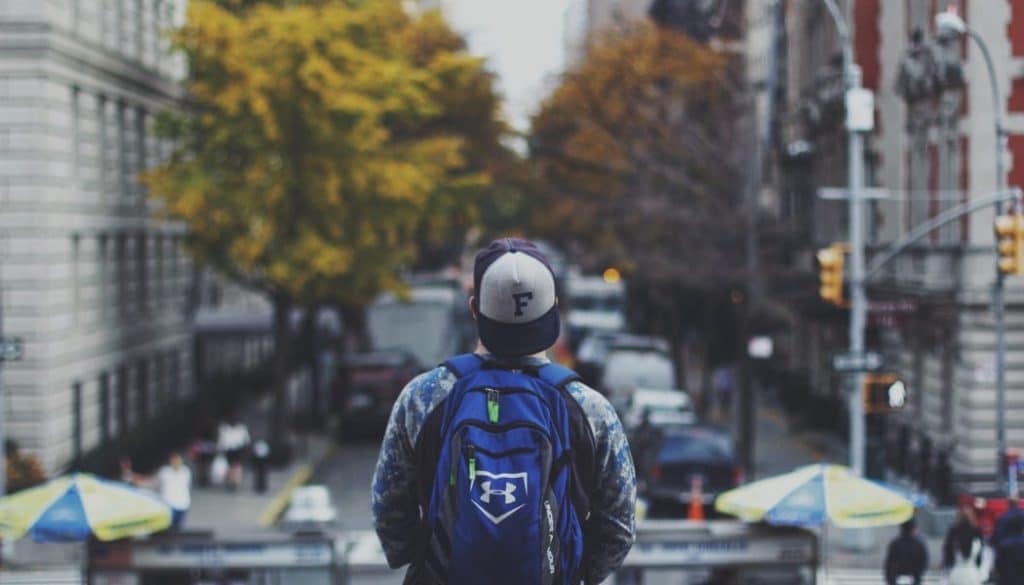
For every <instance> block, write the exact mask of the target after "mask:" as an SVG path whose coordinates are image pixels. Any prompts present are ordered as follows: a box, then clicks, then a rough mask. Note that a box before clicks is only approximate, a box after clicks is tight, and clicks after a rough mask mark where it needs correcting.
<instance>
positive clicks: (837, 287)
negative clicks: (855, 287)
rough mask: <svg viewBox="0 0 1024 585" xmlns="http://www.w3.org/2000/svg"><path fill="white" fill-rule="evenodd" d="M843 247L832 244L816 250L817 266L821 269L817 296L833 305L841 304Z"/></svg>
mask: <svg viewBox="0 0 1024 585" xmlns="http://www.w3.org/2000/svg"><path fill="white" fill-rule="evenodd" d="M843 249H844V246H843V245H842V244H832V245H831V246H829V247H827V248H822V249H821V250H818V254H817V258H818V266H819V268H820V269H821V274H820V277H819V278H820V283H821V288H820V289H819V294H820V295H821V298H822V300H824V301H825V302H827V303H832V304H833V305H842V304H843V264H844V263H845V258H844V257H843Z"/></svg>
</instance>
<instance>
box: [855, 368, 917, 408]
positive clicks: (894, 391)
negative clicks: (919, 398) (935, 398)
mask: <svg viewBox="0 0 1024 585" xmlns="http://www.w3.org/2000/svg"><path fill="white" fill-rule="evenodd" d="M862 392H863V396H864V412H866V413H876V412H892V411H894V410H903V408H904V407H905V406H906V405H907V399H908V398H909V392H908V390H907V385H906V383H905V382H904V381H903V380H902V379H900V377H899V376H897V375H896V374H864V385H863V386H862Z"/></svg>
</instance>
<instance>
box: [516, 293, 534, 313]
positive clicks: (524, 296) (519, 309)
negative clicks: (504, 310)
mask: <svg viewBox="0 0 1024 585" xmlns="http://www.w3.org/2000/svg"><path fill="white" fill-rule="evenodd" d="M512 300H514V301H515V303H516V313H515V315H516V317H522V316H523V309H524V308H525V307H526V305H528V304H529V303H527V302H526V301H528V300H533V293H532V292H521V293H512Z"/></svg>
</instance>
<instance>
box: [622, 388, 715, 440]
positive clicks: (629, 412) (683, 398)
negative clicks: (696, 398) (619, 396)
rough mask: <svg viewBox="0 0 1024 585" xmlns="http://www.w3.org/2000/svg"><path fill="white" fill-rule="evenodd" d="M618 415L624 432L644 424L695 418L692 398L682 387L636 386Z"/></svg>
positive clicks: (673, 423)
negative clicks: (667, 388) (656, 387)
mask: <svg viewBox="0 0 1024 585" xmlns="http://www.w3.org/2000/svg"><path fill="white" fill-rule="evenodd" d="M621 418H622V425H623V427H625V429H626V432H627V433H629V432H632V431H634V430H636V429H638V428H639V427H640V426H641V425H643V424H647V425H650V426H653V427H656V428H663V427H672V426H681V425H692V424H696V422H697V414H696V413H695V412H694V411H693V400H692V399H691V398H690V395H689V394H687V393H686V392H685V391H683V390H678V389H673V390H662V389H653V388H637V389H636V390H634V391H633V392H632V393H630V395H629V397H628V398H627V399H626V401H625V403H624V404H623V407H622V409H621Z"/></svg>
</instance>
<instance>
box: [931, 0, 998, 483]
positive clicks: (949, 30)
mask: <svg viewBox="0 0 1024 585" xmlns="http://www.w3.org/2000/svg"><path fill="white" fill-rule="evenodd" d="M935 30H936V32H937V33H938V34H939V36H946V37H959V36H963V35H967V36H969V37H971V39H973V40H974V42H975V44H977V45H978V48H979V49H981V54H982V56H983V57H984V59H985V67H986V68H987V69H988V79H989V84H990V85H991V88H992V118H993V121H994V123H995V131H996V151H995V159H996V189H995V190H996V192H998V193H1001V192H1003V191H1004V190H1005V189H1006V170H1005V169H1004V167H1003V147H1004V144H1005V142H1006V140H1005V130H1004V129H1003V109H1002V104H1000V103H999V79H998V78H997V77H996V69H995V65H994V64H993V63H992V55H991V54H990V53H989V50H988V45H986V44H985V40H984V39H983V38H982V36H981V35H980V34H978V32H977V31H975V30H974V29H972V28H970V27H969V26H967V23H966V22H964V19H963V18H961V17H960V15H959V14H957V12H956V7H955V6H953V5H950V6H949V8H947V9H946V10H945V11H944V12H940V13H938V14H936V15H935ZM1002 211H1003V205H1002V203H1001V202H1000V203H996V205H995V212H996V215H997V216H998V215H1000V214H1001V213H1002ZM996 246H997V257H998V242H997V244H996ZM1004 302H1005V301H1004V296H1003V273H1002V272H1001V271H1000V270H999V269H998V266H997V267H996V281H995V285H994V286H993V287H992V312H993V314H994V317H995V321H996V451H997V453H996V460H997V464H996V470H997V471H996V481H997V483H998V484H999V485H1000V486H1001V487H1003V486H1005V483H1006V482H1005V474H1004V473H1003V463H1004V459H1005V456H1006V321H1005V317H1004V312H1005V304H1004Z"/></svg>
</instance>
